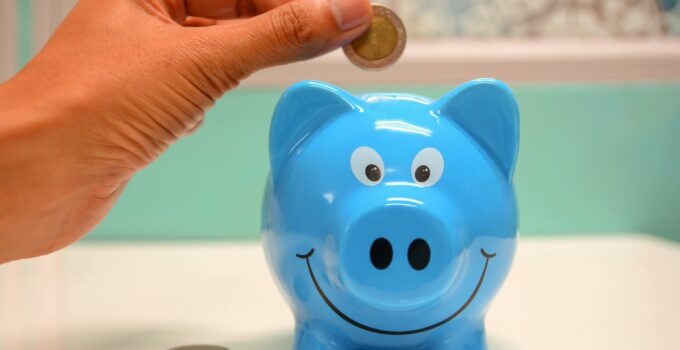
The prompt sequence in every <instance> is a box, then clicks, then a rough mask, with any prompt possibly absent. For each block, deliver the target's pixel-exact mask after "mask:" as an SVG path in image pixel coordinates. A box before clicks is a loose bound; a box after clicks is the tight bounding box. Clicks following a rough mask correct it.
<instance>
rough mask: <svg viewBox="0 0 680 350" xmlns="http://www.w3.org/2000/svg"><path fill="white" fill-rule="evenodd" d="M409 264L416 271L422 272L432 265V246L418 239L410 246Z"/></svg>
mask: <svg viewBox="0 0 680 350" xmlns="http://www.w3.org/2000/svg"><path fill="white" fill-rule="evenodd" d="M408 263H409V264H411V267H412V268H414V269H416V270H419V271H420V270H422V269H424V268H426V267H427V265H428V264H429V263H430V245H429V244H427V242H425V240H424V239H422V238H418V239H416V240H414V241H413V242H411V244H410V245H409V246H408Z"/></svg>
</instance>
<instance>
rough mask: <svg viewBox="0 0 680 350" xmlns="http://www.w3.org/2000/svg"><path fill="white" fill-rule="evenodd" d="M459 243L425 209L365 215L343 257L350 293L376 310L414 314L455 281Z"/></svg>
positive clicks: (401, 208)
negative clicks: (402, 309) (407, 309)
mask: <svg viewBox="0 0 680 350" xmlns="http://www.w3.org/2000/svg"><path fill="white" fill-rule="evenodd" d="M457 255H458V254H457V253H456V242H455V241H454V237H453V235H452V234H451V232H450V229H449V228H448V227H447V226H446V225H445V224H444V222H443V220H441V219H440V218H438V217H437V216H436V215H435V214H433V213H431V212H428V211H427V210H426V209H425V208H422V207H418V206H411V205H403V206H400V205H391V206H384V207H381V208H377V209H374V210H371V211H369V212H367V213H364V214H362V215H360V216H359V217H358V218H357V219H356V220H355V221H354V222H353V223H352V224H351V225H350V227H349V229H348V231H347V232H346V236H345V237H344V239H343V244H342V245H341V252H340V266H341V274H342V277H343V280H344V281H346V284H347V290H348V291H349V292H350V293H351V294H353V295H354V296H355V297H356V298H357V299H360V300H361V301H363V302H364V303H365V304H367V305H371V306H374V307H377V308H381V306H382V308H386V309H394V308H395V307H398V308H412V307H416V306H417V305H420V304H421V303H424V302H427V301H429V300H432V299H434V298H437V297H438V296H440V295H441V294H443V293H444V292H445V291H446V290H447V288H448V286H449V285H450V284H451V281H452V279H453V278H454V275H455V266H456V259H457Z"/></svg>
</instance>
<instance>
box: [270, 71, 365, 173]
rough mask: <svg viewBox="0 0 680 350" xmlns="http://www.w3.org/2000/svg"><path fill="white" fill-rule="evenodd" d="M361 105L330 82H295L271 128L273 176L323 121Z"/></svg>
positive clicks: (282, 101) (279, 104)
mask: <svg viewBox="0 0 680 350" xmlns="http://www.w3.org/2000/svg"><path fill="white" fill-rule="evenodd" d="M355 108H357V103H356V101H355V99H354V97H353V96H352V95H350V94H349V93H347V92H345V91H343V90H341V89H339V88H337V87H335V86H332V85H329V84H326V83H322V82H318V81H302V82H299V83H297V84H295V85H293V86H291V87H290V88H289V89H288V90H287V91H286V92H285V93H284V94H283V96H282V97H281V99H280V100H279V103H278V104H277V105H276V110H275V111H274V117H273V119H272V124H271V129H270V131H269V158H270V161H271V168H272V178H273V179H274V181H276V180H277V176H278V175H279V174H280V173H281V169H282V167H283V165H284V164H285V163H286V161H287V160H288V158H289V157H290V156H291V155H292V154H294V152H295V151H296V149H297V148H298V147H299V146H300V145H301V144H302V143H303V142H304V140H305V139H307V138H308V137H309V136H310V135H312V134H313V133H314V132H315V131H316V130H317V129H318V128H319V127H320V126H321V125H323V124H324V123H326V122H328V121H330V120H332V119H334V118H335V117H337V116H339V115H341V114H343V113H345V112H347V111H351V110H353V109H355Z"/></svg>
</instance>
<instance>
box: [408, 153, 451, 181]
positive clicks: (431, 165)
mask: <svg viewBox="0 0 680 350" xmlns="http://www.w3.org/2000/svg"><path fill="white" fill-rule="evenodd" d="M443 172H444V157H442V154H441V153H439V151H437V149H435V148H432V147H429V148H425V149H423V150H422V151H420V152H418V154H416V157H415V158H413V164H412V165H411V174H413V180H414V181H415V182H416V183H418V184H420V185H422V186H432V185H434V184H436V183H437V181H439V178H440V177H441V176H442V173H443Z"/></svg>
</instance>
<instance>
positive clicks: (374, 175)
mask: <svg viewBox="0 0 680 350" xmlns="http://www.w3.org/2000/svg"><path fill="white" fill-rule="evenodd" d="M366 177H367V178H368V179H369V180H371V181H373V182H376V181H378V180H380V168H378V166H377V165H375V164H369V165H368V166H367V167H366Z"/></svg>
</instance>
